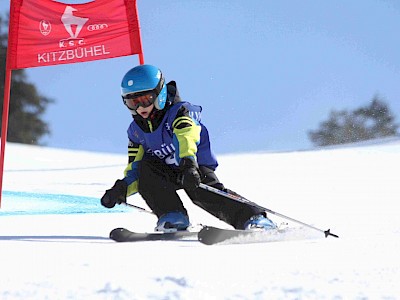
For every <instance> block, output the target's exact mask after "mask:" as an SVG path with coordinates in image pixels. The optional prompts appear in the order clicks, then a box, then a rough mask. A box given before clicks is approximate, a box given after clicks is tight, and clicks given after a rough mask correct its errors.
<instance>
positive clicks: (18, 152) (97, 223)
mask: <svg viewBox="0 0 400 300" xmlns="http://www.w3.org/2000/svg"><path fill="white" fill-rule="evenodd" d="M27 156H28V157H27ZM21 157H24V160H23V161H22V160H21V159H20V158H21ZM399 158H400V140H398V139H387V140H382V141H380V142H379V143H378V142H374V143H372V144H365V145H358V146H357V147H349V146H347V147H342V148H341V147H336V148H330V149H325V150H315V151H301V152H286V153H285V152H282V153H253V154H251V153H250V154H235V155H225V156H221V157H219V161H220V167H219V169H218V170H217V174H218V176H219V178H220V179H221V180H222V181H223V182H224V184H225V185H226V186H227V187H229V188H231V189H233V190H235V191H237V192H238V193H240V194H242V195H243V196H245V197H246V198H249V199H251V200H253V201H255V202H257V203H259V204H260V205H262V206H265V207H267V208H270V209H272V210H274V211H277V212H280V213H282V214H285V215H287V216H290V217H293V218H295V219H298V220H301V221H303V222H305V223H308V224H310V225H313V226H315V227H318V228H320V229H322V230H327V229H328V228H330V229H331V232H332V233H335V234H338V235H339V236H340V238H339V239H335V238H332V237H328V238H324V236H323V234H322V233H320V232H316V231H313V230H310V229H307V228H300V227H299V226H298V225H296V224H294V223H290V222H289V227H290V229H289V230H287V231H286V232H285V233H284V234H281V235H280V236H279V235H277V236H274V235H272V234H271V235H270V236H269V237H268V239H269V240H272V241H273V242H264V241H263V240H257V241H254V242H255V243H250V244H249V243H245V244H229V245H226V244H221V245H215V246H205V245H202V244H200V243H199V242H197V241H194V240H185V241H167V242H140V243H115V242H113V241H111V240H110V239H108V234H109V232H110V231H111V230H112V229H113V228H116V227H126V228H129V229H131V230H136V231H150V230H151V229H152V228H153V227H154V225H155V221H156V220H155V217H154V216H153V215H151V214H147V213H143V212H139V211H137V210H134V209H131V208H127V207H123V206H119V207H117V208H116V209H115V210H106V209H104V208H102V207H101V206H100V204H99V199H100V197H101V196H102V194H103V193H104V191H105V190H106V189H108V188H109V187H110V186H112V184H113V183H114V181H115V179H117V178H120V177H121V176H122V172H123V169H124V163H125V162H126V157H125V155H116V154H105V153H91V152H85V151H68V150H62V149H51V148H45V147H35V146H27V145H19V144H8V145H7V151H6V164H5V174H4V186H3V187H4V191H5V192H4V193H3V198H2V207H1V210H0V266H1V280H0V299H400V286H399V284H398V283H399V282H400V259H399V253H400V239H399V237H400V221H399V218H398V201H399V199H400V184H399V183H398V182H399V180H398V179H399V176H398V172H399V171H398V170H399V169H400V159H399ZM238 162H241V163H238ZM244 162H245V163H244ZM239 174H240V175H239ZM179 194H180V195H181V196H182V198H183V200H184V203H185V206H186V207H187V208H188V210H189V214H190V217H191V222H192V223H193V224H198V223H202V224H207V225H211V226H218V227H225V228H229V226H227V225H226V224H224V223H223V222H221V221H219V220H216V219H215V218H213V217H212V216H210V215H209V214H207V213H205V212H203V211H202V210H200V209H199V208H197V207H196V206H194V205H193V204H192V203H191V202H190V200H189V199H188V198H187V197H186V196H185V195H184V193H182V191H180V192H179ZM129 202H130V203H132V204H135V205H138V206H142V207H144V208H146V209H147V207H146V206H145V204H144V202H143V201H142V200H141V198H140V197H139V196H137V195H135V196H133V197H131V198H130V199H129ZM270 217H271V218H272V219H273V220H274V221H275V222H277V223H278V224H280V222H285V221H286V220H284V219H280V218H277V217H275V216H272V215H271V216H270ZM275 240H276V241H275ZM238 242H242V243H244V242H248V241H247V240H246V239H243V240H239V241H238Z"/></svg>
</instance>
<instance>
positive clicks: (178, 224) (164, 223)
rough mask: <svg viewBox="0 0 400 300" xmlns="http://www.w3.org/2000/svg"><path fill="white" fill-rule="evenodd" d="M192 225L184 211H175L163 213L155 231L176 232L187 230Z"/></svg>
mask: <svg viewBox="0 0 400 300" xmlns="http://www.w3.org/2000/svg"><path fill="white" fill-rule="evenodd" d="M189 226H190V222H189V218H188V216H187V215H185V214H183V213H182V212H179V211H175V212H169V213H166V214H164V215H162V216H161V217H160V218H159V219H158V222H157V226H156V228H155V229H154V230H155V231H162V232H176V231H178V230H179V231H181V230H186V229H187V228H188V227H189Z"/></svg>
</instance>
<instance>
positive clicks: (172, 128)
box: [124, 81, 218, 196]
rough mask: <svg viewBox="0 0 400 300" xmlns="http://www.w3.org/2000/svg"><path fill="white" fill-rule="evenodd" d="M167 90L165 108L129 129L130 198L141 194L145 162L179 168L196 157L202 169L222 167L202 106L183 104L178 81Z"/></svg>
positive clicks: (127, 171) (127, 179)
mask: <svg viewBox="0 0 400 300" xmlns="http://www.w3.org/2000/svg"><path fill="white" fill-rule="evenodd" d="M167 88H168V96H167V103H166V105H165V107H164V109H162V110H156V109H154V110H153V112H152V114H151V115H150V116H149V117H148V118H147V119H143V118H142V117H141V116H140V115H135V116H134V120H133V122H132V123H131V124H130V126H129V128H128V138H129V145H128V156H129V163H128V166H127V167H126V169H125V171H124V176H125V177H124V181H125V182H126V183H127V184H128V192H127V196H130V195H133V194H134V193H136V192H137V191H138V179H139V172H138V164H139V162H140V161H141V160H142V159H148V158H152V159H154V158H156V159H159V160H161V161H163V162H164V163H165V164H167V165H169V166H170V167H172V168H178V167H179V163H180V160H181V159H182V158H183V157H192V158H194V159H196V161H197V163H198V165H199V166H206V167H208V168H210V169H213V170H215V169H216V168H217V166H218V162H217V159H216V157H215V156H214V154H213V153H212V151H211V148H210V139H209V135H208V131H207V128H206V127H205V126H204V125H203V124H202V123H201V107H200V106H197V105H193V104H190V103H189V102H185V101H182V100H181V99H180V97H179V93H178V91H177V88H176V83H175V82H174V81H171V82H169V83H168V84H167Z"/></svg>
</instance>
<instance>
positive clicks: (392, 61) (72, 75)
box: [0, 0, 400, 154]
mask: <svg viewBox="0 0 400 300" xmlns="http://www.w3.org/2000/svg"><path fill="white" fill-rule="evenodd" d="M64 2H67V1H64ZM69 2H70V3H71V2H73V1H69ZM75 2H79V1H75ZM8 9H9V0H1V3H0V10H1V12H2V13H3V14H4V13H5V12H6V11H8ZM138 9H139V17H140V23H141V28H142V30H141V34H142V41H143V48H144V56H145V63H148V64H153V65H156V66H158V67H159V68H161V69H162V71H163V73H164V75H165V77H166V79H167V80H176V81H177V84H178V88H179V90H180V93H181V96H182V98H183V99H184V100H187V101H190V102H192V103H194V104H200V105H201V106H202V107H203V123H205V125H206V126H207V127H208V129H209V131H210V134H211V140H212V146H213V148H214V151H215V152H216V153H217V154H218V153H229V152H251V151H282V150H300V149H307V148H310V147H312V144H311V142H310V141H309V139H308V136H307V132H308V131H309V130H315V129H317V128H318V126H319V123H320V122H321V121H324V120H326V119H327V118H328V116H329V112H330V111H331V110H332V109H336V110H342V109H348V110H352V109H354V108H357V107H359V106H364V105H367V104H368V103H369V101H370V100H371V99H372V98H373V97H374V95H379V96H381V97H382V98H383V99H384V100H385V101H386V102H387V103H388V104H389V107H390V108H391V110H392V111H393V113H394V114H395V116H396V120H397V122H399V123H400V84H399V82H400V56H399V49H400V35H399V31H398V30H399V28H400V2H398V1H396V0H381V1H372V0H362V1H361V0H359V1H356V0H353V1H345V0H342V1H317V0H314V1H311V0H303V1H285V0H280V1H278V0H276V1H265V0H251V1H243V0H241V1H239V0H219V1H213V0H180V1H178V0H175V1H174V0H169V1H162V0H138ZM138 63H139V61H138V57H137V56H130V57H123V58H115V59H109V60H103V61H96V62H90V63H81V64H70V65H62V66H52V67H42V68H32V69H28V70H27V75H28V78H29V80H30V81H31V82H33V83H34V84H35V85H36V86H37V88H38V90H39V92H40V93H41V94H43V95H45V96H47V97H50V98H53V99H54V100H55V103H54V104H51V105H49V107H48V110H47V113H46V114H45V120H46V121H47V122H48V123H49V125H50V129H51V131H52V134H51V136H49V137H46V138H44V139H43V140H42V142H43V143H44V144H46V145H48V146H51V147H59V148H70V149H81V150H90V151H102V152H113V153H125V152H126V147H127V136H126V129H127V128H128V126H129V123H130V122H131V116H130V113H129V112H128V110H127V109H126V108H125V107H124V105H123V104H122V101H121V98H120V94H119V93H120V88H119V85H120V81H121V79H122V77H123V75H124V74H125V72H126V71H128V70H129V69H130V68H132V67H134V66H135V65H137V64H138Z"/></svg>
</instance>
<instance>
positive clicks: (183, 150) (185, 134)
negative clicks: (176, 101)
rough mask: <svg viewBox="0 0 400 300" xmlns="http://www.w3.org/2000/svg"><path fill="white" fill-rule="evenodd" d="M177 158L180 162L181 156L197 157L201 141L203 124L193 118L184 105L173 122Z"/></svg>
mask: <svg viewBox="0 0 400 300" xmlns="http://www.w3.org/2000/svg"><path fill="white" fill-rule="evenodd" d="M172 130H173V138H172V140H173V144H174V147H175V158H176V161H177V162H178V165H179V163H180V160H181V158H183V157H191V158H194V159H196V153H197V145H198V144H199V142H200V133H201V125H200V123H199V122H197V121H196V120H195V119H193V118H192V117H191V116H190V114H189V110H188V109H187V108H186V107H184V106H182V107H181V108H180V109H179V111H178V113H177V115H176V117H175V120H174V122H173V123H172Z"/></svg>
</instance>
